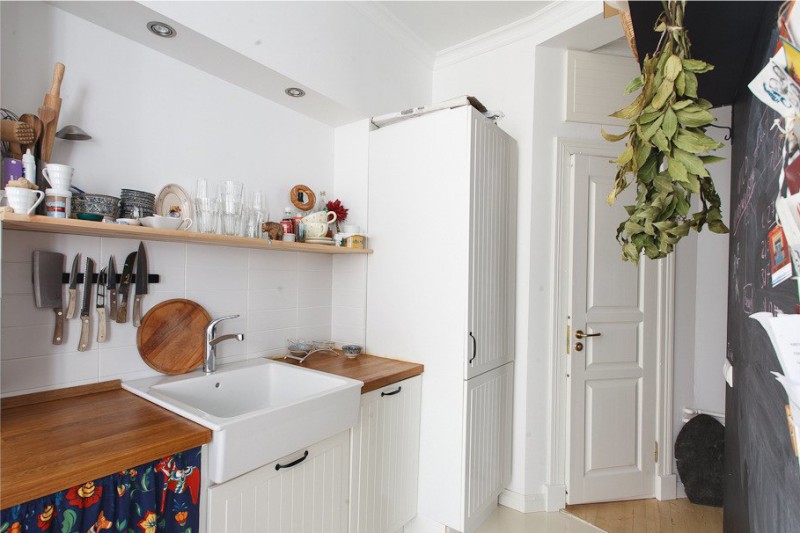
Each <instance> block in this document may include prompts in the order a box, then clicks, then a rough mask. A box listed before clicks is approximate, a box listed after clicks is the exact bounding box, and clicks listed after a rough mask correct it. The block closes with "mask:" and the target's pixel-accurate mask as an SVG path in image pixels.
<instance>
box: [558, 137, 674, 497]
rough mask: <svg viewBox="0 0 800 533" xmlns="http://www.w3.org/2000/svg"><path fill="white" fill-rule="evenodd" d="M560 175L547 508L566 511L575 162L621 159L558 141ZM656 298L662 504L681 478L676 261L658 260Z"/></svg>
mask: <svg viewBox="0 0 800 533" xmlns="http://www.w3.org/2000/svg"><path fill="white" fill-rule="evenodd" d="M556 144H557V155H556V162H557V173H556V187H555V195H556V197H555V217H554V218H555V220H554V253H555V256H554V257H555V258H556V268H555V270H554V272H553V287H554V288H555V293H554V299H553V302H554V310H553V317H554V319H553V323H552V332H551V338H550V346H551V347H552V352H551V357H550V363H551V364H550V379H551V382H550V405H551V409H550V428H549V429H550V442H549V448H548V454H547V455H548V457H547V459H548V460H547V483H546V493H545V496H546V498H545V506H546V510H547V511H556V510H559V509H563V508H564V507H565V506H566V491H567V486H566V468H567V452H568V449H569V442H568V441H567V425H568V420H567V403H568V401H569V398H568V395H567V358H566V356H565V355H566V354H565V350H564V346H565V341H566V342H571V339H567V326H568V321H569V318H568V311H569V305H570V303H569V290H568V289H569V286H568V284H569V282H570V279H571V277H572V265H571V263H570V254H571V249H572V238H573V234H572V215H573V213H572V209H571V206H572V203H573V197H574V186H573V183H572V179H571V168H570V165H571V157H572V156H573V155H592V156H600V157H608V158H609V159H611V160H613V159H615V158H616V157H617V155H618V154H615V153H614V152H615V151H616V150H615V148H614V146H613V145H611V144H609V143H608V142H606V141H604V140H602V139H599V138H598V139H597V140H586V139H582V140H579V139H567V138H558V139H557V142H556ZM656 276H657V283H658V294H657V317H656V322H657V329H658V341H657V360H656V434H655V435H654V436H653V438H654V440H655V441H656V442H658V456H659V457H658V463H656V469H655V486H654V487H653V493H654V494H655V496H656V498H657V499H659V500H671V499H675V498H676V497H677V481H678V479H677V476H676V475H675V473H674V471H673V453H672V427H673V423H672V403H673V358H674V351H673V331H674V307H675V256H674V254H670V255H669V256H668V257H667V258H665V259H662V260H659V263H658V268H657V269H656Z"/></svg>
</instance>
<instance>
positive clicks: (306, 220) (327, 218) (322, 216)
mask: <svg viewBox="0 0 800 533" xmlns="http://www.w3.org/2000/svg"><path fill="white" fill-rule="evenodd" d="M333 222H336V213H334V212H333V211H317V212H316V213H311V214H310V215H306V216H304V217H303V224H326V225H327V224H331V223H333Z"/></svg>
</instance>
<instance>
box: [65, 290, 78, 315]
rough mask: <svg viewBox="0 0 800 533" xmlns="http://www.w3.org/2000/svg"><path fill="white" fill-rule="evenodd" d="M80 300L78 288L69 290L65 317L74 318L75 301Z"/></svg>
mask: <svg viewBox="0 0 800 533" xmlns="http://www.w3.org/2000/svg"><path fill="white" fill-rule="evenodd" d="M77 301H78V289H70V290H69V303H68V304H67V316H66V317H64V318H72V317H74V316H75V303H76V302H77Z"/></svg>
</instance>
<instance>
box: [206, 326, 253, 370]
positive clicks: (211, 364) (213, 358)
mask: <svg viewBox="0 0 800 533" xmlns="http://www.w3.org/2000/svg"><path fill="white" fill-rule="evenodd" d="M231 318H239V315H230V316H224V317H222V318H217V319H214V320H212V321H211V323H210V324H209V325H208V327H206V358H205V361H203V372H205V373H206V374H211V373H212V372H214V371H215V370H216V369H217V344H219V343H221V342H222V341H226V340H228V339H236V340H237V341H243V340H244V335H243V334H242V333H231V334H229V335H222V336H221V337H217V336H216V334H217V324H219V323H220V322H222V321H223V320H229V319H231Z"/></svg>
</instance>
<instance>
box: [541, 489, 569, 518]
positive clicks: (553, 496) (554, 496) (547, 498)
mask: <svg viewBox="0 0 800 533" xmlns="http://www.w3.org/2000/svg"><path fill="white" fill-rule="evenodd" d="M566 506H567V486H566V485H545V486H544V507H545V511H547V512H548V513H553V512H556V511H560V510H562V509H564V508H565V507H566Z"/></svg>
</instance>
